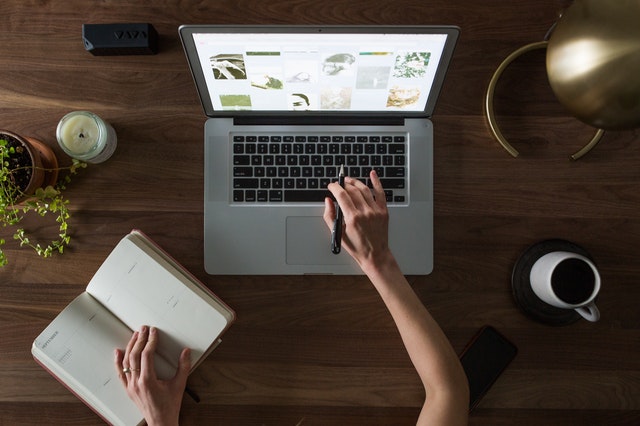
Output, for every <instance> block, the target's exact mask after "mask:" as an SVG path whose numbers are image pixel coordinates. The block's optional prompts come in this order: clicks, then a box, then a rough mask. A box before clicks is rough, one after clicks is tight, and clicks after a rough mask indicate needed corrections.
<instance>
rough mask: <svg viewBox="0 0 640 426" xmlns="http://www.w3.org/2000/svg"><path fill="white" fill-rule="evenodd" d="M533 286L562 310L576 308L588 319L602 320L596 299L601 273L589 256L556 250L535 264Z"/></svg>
mask: <svg viewBox="0 0 640 426" xmlns="http://www.w3.org/2000/svg"><path fill="white" fill-rule="evenodd" d="M530 281H531V288H532V289H533V292H534V293H535V294H536V295H537V296H538V297H539V298H540V299H541V300H542V301H543V302H546V303H548V304H550V305H552V306H555V307H557V308H561V309H574V310H575V311H576V312H577V313H578V314H580V315H581V316H582V317H583V318H585V319H586V320H588V321H598V320H599V319H600V311H599V310H598V308H597V307H596V305H595V298H596V296H597V295H598V292H599V291H600V274H599V273H598V269H597V268H596V266H595V265H594V264H593V262H592V261H591V260H590V259H588V258H587V257H585V256H582V255H580V254H577V253H572V252H567V251H555V252H551V253H547V254H545V255H544V256H542V257H540V258H539V259H538V260H537V261H536V262H535V263H534V264H533V266H532V268H531V274H530Z"/></svg>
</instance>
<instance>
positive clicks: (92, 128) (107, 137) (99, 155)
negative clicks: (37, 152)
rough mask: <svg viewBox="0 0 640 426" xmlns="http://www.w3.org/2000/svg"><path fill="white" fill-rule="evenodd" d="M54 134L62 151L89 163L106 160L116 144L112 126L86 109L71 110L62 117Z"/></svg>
mask: <svg viewBox="0 0 640 426" xmlns="http://www.w3.org/2000/svg"><path fill="white" fill-rule="evenodd" d="M56 136H57V138H58V143H59V144H60V147H61V148H62V149H63V151H64V152H66V153H67V154H68V155H69V156H71V157H73V158H77V159H78V160H82V161H86V162H89V163H101V162H103V161H106V160H107V159H108V158H109V157H111V155H112V154H113V152H114V151H115V149H116V145H117V137H116V132H115V130H114V129H113V127H112V126H111V125H110V124H109V123H107V122H105V121H104V120H103V119H101V118H100V117H98V116H97V115H95V114H93V113H91V112H88V111H73V112H70V113H69V114H67V115H65V116H64V117H62V120H60V122H59V123H58V128H57V130H56Z"/></svg>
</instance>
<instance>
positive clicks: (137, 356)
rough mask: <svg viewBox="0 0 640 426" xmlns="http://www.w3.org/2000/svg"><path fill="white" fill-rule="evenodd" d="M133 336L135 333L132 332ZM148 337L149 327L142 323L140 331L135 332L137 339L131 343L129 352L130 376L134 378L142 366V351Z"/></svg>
mask: <svg viewBox="0 0 640 426" xmlns="http://www.w3.org/2000/svg"><path fill="white" fill-rule="evenodd" d="M134 336H135V333H134ZM148 338H149V327H147V326H146V325H143V326H142V327H140V331H139V332H138V333H137V339H136V341H135V343H134V344H133V347H132V348H131V351H130V352H129V357H128V361H129V368H130V369H131V377H132V378H136V377H137V376H138V375H139V374H140V371H141V367H142V365H141V358H142V351H143V350H144V348H145V346H146V345H147V340H148ZM126 355H127V354H126V352H125V356H126Z"/></svg>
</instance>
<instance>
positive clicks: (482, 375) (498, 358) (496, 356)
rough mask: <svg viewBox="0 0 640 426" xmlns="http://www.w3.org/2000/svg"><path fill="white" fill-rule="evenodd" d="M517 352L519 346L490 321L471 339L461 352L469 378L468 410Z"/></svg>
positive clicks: (463, 364) (461, 358)
mask: <svg viewBox="0 0 640 426" xmlns="http://www.w3.org/2000/svg"><path fill="white" fill-rule="evenodd" d="M517 353H518V348H517V347H516V346H515V345H514V344H513V343H511V342H510V341H509V340H508V339H507V338H506V337H504V336H503V335H502V334H500V333H499V332H498V331H497V330H496V329H495V328H493V327H491V326H489V325H486V326H484V327H482V328H481V329H480V331H478V333H477V334H476V335H475V336H474V337H473V338H472V339H471V341H470V342H469V343H468V344H467V346H466V348H465V349H464V350H463V352H462V355H461V356H460V362H461V363H462V367H463V368H464V372H465V373H466V374H467V379H468V380H469V411H471V410H473V408H475V406H476V405H478V402H480V399H482V397H483V396H484V394H485V393H487V391H488V390H489V388H491V386H492V385H493V384H494V383H495V381H496V380H497V379H498V377H499V376H500V374H502V372H503V371H504V370H505V368H507V366H508V365H509V363H510V362H511V361H512V360H513V358H515V356H516V354H517Z"/></svg>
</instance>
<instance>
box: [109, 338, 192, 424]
mask: <svg viewBox="0 0 640 426" xmlns="http://www.w3.org/2000/svg"><path fill="white" fill-rule="evenodd" d="M157 344H158V330H157V329H156V328H155V327H148V326H142V328H141V329H140V331H136V332H135V333H133V336H132V337H131V340H129V344H128V345H127V347H126V349H125V350H124V352H123V351H122V350H120V349H116V352H115V366H116V370H117V371H118V377H119V378H120V381H121V382H122V384H123V385H124V387H125V388H126V390H127V395H129V398H131V399H132V400H133V402H135V404H136V405H137V406H138V408H139V409H140V411H141V412H142V414H143V415H144V418H145V420H146V421H147V425H148V426H170V425H171V426H173V425H177V424H178V417H179V414H180V406H181V405H182V394H183V393H184V390H185V387H186V384H187V376H188V375H189V370H190V369H191V359H190V356H191V354H190V350H189V349H186V348H185V349H184V350H183V351H182V353H181V354H180V359H179V360H178V370H177V371H176V375H175V376H174V377H173V379H171V380H158V378H157V377H156V370H155V368H154V365H153V355H154V353H155V351H156V346H157Z"/></svg>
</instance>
